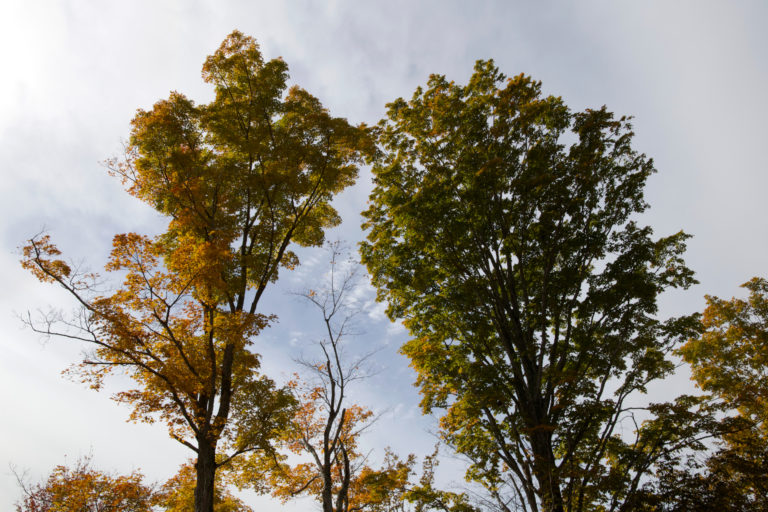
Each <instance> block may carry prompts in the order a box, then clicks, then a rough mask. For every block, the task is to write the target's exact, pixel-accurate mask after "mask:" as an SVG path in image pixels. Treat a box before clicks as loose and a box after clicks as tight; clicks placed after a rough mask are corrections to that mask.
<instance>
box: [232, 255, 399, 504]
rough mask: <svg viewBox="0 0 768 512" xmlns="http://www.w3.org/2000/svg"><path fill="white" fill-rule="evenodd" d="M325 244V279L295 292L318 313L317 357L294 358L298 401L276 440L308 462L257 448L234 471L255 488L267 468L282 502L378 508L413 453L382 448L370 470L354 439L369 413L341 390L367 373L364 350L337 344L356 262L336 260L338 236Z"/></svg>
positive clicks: (392, 494)
mask: <svg viewBox="0 0 768 512" xmlns="http://www.w3.org/2000/svg"><path fill="white" fill-rule="evenodd" d="M328 250H329V253H330V261H329V263H330V265H329V267H330V268H329V271H328V278H327V282H326V283H325V284H324V285H322V286H320V287H319V289H317V288H316V289H309V290H307V291H306V292H303V293H301V294H300V295H301V296H302V297H303V298H304V299H305V300H307V301H308V302H309V303H310V304H311V305H312V306H314V307H315V308H316V309H317V311H318V312H319V313H320V315H321V317H322V330H323V331H324V336H323V339H322V340H321V341H320V342H319V343H318V345H319V348H320V352H321V353H322V356H321V357H320V358H319V359H318V360H312V359H310V360H306V359H301V360H300V361H299V362H300V363H301V364H302V366H304V367H305V368H306V369H307V370H308V371H309V374H310V375H309V378H308V379H306V380H302V379H300V378H298V376H297V379H296V380H294V381H293V383H292V386H293V389H294V395H295V397H296V400H297V402H298V404H299V405H298V407H297V408H296V412H295V415H294V417H293V420H292V422H291V427H290V428H288V429H286V430H285V431H284V433H283V436H282V439H281V440H282V442H283V445H284V446H285V447H286V448H287V449H288V451H289V452H291V453H292V454H293V455H294V457H295V456H306V457H307V458H308V460H306V461H304V462H298V463H295V464H291V463H290V462H289V459H288V456H287V455H286V454H284V453H276V452H275V453H264V454H257V455H255V456H254V457H252V458H251V460H250V461H249V463H247V464H245V465H244V466H243V468H242V469H241V470H240V473H241V474H244V475H246V476H245V478H244V479H243V484H244V485H245V484H249V483H250V484H254V483H255V484H256V485H257V487H258V486H259V485H260V484H261V485H263V482H262V479H263V475H264V474H267V475H268V485H267V488H268V489H269V490H271V492H272V494H273V496H276V497H278V498H280V499H281V500H282V501H287V500H289V499H292V498H295V497H297V496H302V495H309V496H313V497H315V498H316V499H317V500H318V501H319V502H320V503H321V505H322V508H323V511H324V512H353V511H363V510H368V511H377V510H384V509H383V508H382V507H384V503H385V502H391V501H393V500H394V501H399V494H398V492H397V489H400V490H404V489H405V485H406V484H407V482H408V477H409V476H410V474H411V467H412V466H413V462H414V458H413V456H409V457H408V458H407V460H405V461H402V460H400V459H399V457H397V456H396V455H395V454H394V453H393V452H391V451H388V452H387V454H386V457H385V461H384V466H383V467H382V468H381V469H378V470H375V469H372V468H371V467H369V466H368V465H367V464H366V459H367V456H366V455H364V454H363V453H362V452H361V451H360V448H359V445H358V444H359V437H360V435H361V434H362V432H363V431H364V430H365V429H366V428H368V427H369V426H370V425H371V422H372V416H373V413H372V412H371V411H370V410H369V409H367V408H365V407H362V406H360V405H357V404H350V403H349V388H350V385H352V384H353V383H354V382H355V381H358V380H360V379H363V378H365V377H367V376H368V373H367V371H366V368H365V366H366V360H367V359H368V358H369V357H370V355H371V353H368V354H366V355H363V356H361V357H358V358H356V359H354V360H352V361H350V360H348V359H347V358H346V356H345V350H344V349H345V341H346V337H347V336H349V335H350V334H352V333H351V332H350V330H351V329H353V323H354V317H355V315H356V313H357V311H356V310H354V309H353V308H352V307H351V305H350V295H351V294H352V293H353V292H354V290H355V288H356V287H357V285H358V277H359V275H358V271H359V264H358V263H355V262H352V261H343V255H344V249H343V246H342V244H341V243H340V242H335V243H331V244H329V245H328ZM254 479H257V480H258V481H257V482H254V481H253V480H254ZM262 490H263V489H262ZM386 510H389V509H386Z"/></svg>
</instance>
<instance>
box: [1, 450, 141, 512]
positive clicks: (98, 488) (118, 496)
mask: <svg viewBox="0 0 768 512" xmlns="http://www.w3.org/2000/svg"><path fill="white" fill-rule="evenodd" d="M142 480H143V476H142V474H141V473H139V472H138V471H134V472H133V473H131V474H129V475H115V474H110V473H106V472H103V471H99V470H96V469H94V468H93V467H92V466H91V459H90V457H84V458H81V459H79V460H78V461H77V462H76V463H75V464H74V465H72V466H66V465H60V466H56V467H55V468H54V469H53V471H52V472H51V474H50V475H49V476H48V478H47V479H46V480H45V481H44V482H42V483H37V484H28V483H26V482H24V481H21V480H20V484H21V486H22V490H23V491H24V497H23V498H22V500H21V501H20V502H19V503H17V504H16V512H151V511H152V510H154V509H153V508H152V506H153V504H154V499H155V495H154V489H153V488H152V487H151V486H148V485H145V484H144V483H143V482H142Z"/></svg>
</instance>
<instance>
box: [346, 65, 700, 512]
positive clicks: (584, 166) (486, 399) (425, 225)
mask: <svg viewBox="0 0 768 512" xmlns="http://www.w3.org/2000/svg"><path fill="white" fill-rule="evenodd" d="M632 135H633V134H632V131H631V125H630V122H629V119H627V118H624V117H622V118H619V119H616V118H614V116H613V115H612V114H611V113H610V112H608V111H607V110H606V109H605V108H601V109H598V110H586V111H584V112H576V113H574V112H571V111H570V110H569V109H568V107H566V106H565V104H564V103H563V102H562V100H561V99H560V98H557V97H553V96H543V95H542V94H541V85H540V83H538V82H535V81H533V80H531V79H530V78H528V77H526V76H523V75H519V76H516V77H514V78H511V79H508V80H507V79H506V78H505V77H504V75H502V74H501V73H500V72H499V70H498V69H497V68H496V67H494V65H493V63H492V62H484V61H479V62H478V63H477V64H476V66H475V72H474V74H473V76H472V77H471V79H470V81H469V84H468V85H466V86H461V85H457V84H455V83H453V82H449V81H447V80H446V79H445V78H444V77H442V76H432V77H431V78H430V80H429V82H428V85H427V87H426V89H422V88H419V89H417V90H416V92H415V93H414V95H413V97H412V98H411V100H410V101H405V100H403V99H398V100H396V101H394V102H392V103H391V104H389V105H388V119H386V120H384V121H382V123H381V124H380V126H379V144H380V148H381V156H380V158H379V159H378V161H377V162H376V164H375V166H374V169H373V172H374V180H375V181H374V182H375V187H374V189H373V192H372V193H371V196H370V207H369V208H368V210H366V211H365V212H364V215H365V218H366V222H365V224H364V227H365V228H366V229H367V230H368V241H367V242H366V243H363V244H362V246H361V252H362V258H363V262H364V263H365V264H366V265H367V267H368V269H369V271H370V273H371V275H372V279H373V283H374V285H375V286H376V287H377V288H378V297H379V299H380V300H385V301H387V303H388V314H389V316H390V318H392V319H404V323H405V325H406V326H407V327H408V329H409V331H410V333H411V335H412V338H411V340H410V341H408V342H407V343H406V344H405V346H404V347H403V349H402V350H403V352H404V353H405V354H406V355H408V357H409V358H410V360H411V364H412V366H413V367H414V368H415V370H416V371H417V373H418V381H417V384H418V385H419V387H420V389H421V393H422V396H423V400H422V406H423V408H424V410H425V411H426V412H428V411H432V410H434V409H443V410H444V411H445V412H444V414H443V416H442V419H441V430H442V435H443V437H444V438H445V439H446V440H447V441H448V442H449V443H450V444H451V445H453V446H454V447H455V448H456V449H457V450H458V451H459V452H460V453H463V454H465V455H467V456H469V457H470V458H471V459H472V460H473V461H474V464H473V466H472V467H471V468H470V471H469V473H468V476H470V477H471V478H473V479H476V480H478V481H480V482H483V483H484V484H485V485H486V486H487V488H488V489H489V491H491V492H492V493H493V492H496V493H499V492H501V491H500V489H502V488H505V489H507V490H506V491H505V492H506V493H507V496H506V497H503V499H505V500H507V501H509V500H512V499H514V501H516V502H518V503H519V504H521V505H524V506H526V507H528V508H529V509H531V510H537V509H538V508H539V507H541V508H542V509H543V510H564V509H568V510H577V509H583V510H587V509H589V507H591V506H596V505H597V504H600V503H602V504H605V505H606V506H609V507H610V506H611V505H609V504H610V503H612V502H616V499H617V497H619V496H626V495H628V494H631V493H632V492H634V490H636V488H637V487H638V485H639V483H638V482H639V479H640V475H642V474H643V473H644V472H645V471H646V470H647V466H648V461H653V460H655V459H656V458H658V457H659V455H660V453H661V452H662V451H663V450H664V449H666V445H665V443H666V441H664V442H662V443H661V444H659V443H654V444H651V445H649V446H648V447H647V448H642V449H643V450H648V451H649V452H648V453H647V455H646V456H645V457H642V458H640V459H642V462H641V460H640V459H638V460H637V461H635V462H633V463H622V471H624V472H625V474H629V475H631V476H628V477H627V478H628V480H626V479H623V480H622V479H619V480H621V482H618V481H617V483H616V485H613V484H611V485H606V484H607V482H608V481H609V480H612V479H613V477H612V476H611V467H610V466H611V462H610V458H611V457H618V455H613V454H612V452H622V451H623V450H627V449H629V450H640V449H641V445H642V441H640V440H639V439H638V440H635V441H631V440H622V439H619V438H618V437H617V434H619V432H618V431H617V425H619V424H624V422H626V421H629V420H631V419H632V418H633V411H632V410H631V409H630V408H628V407H627V406H626V405H625V402H626V400H627V398H628V397H630V396H632V395H633V394H636V393H637V392H640V393H642V392H644V391H645V388H646V385H647V384H648V383H649V382H651V381H653V380H655V379H659V378H662V377H664V376H666V375H668V374H669V373H670V372H671V371H672V370H673V364H672V363H671V362H670V361H669V360H668V359H667V354H668V353H669V351H670V350H671V349H672V348H673V347H675V346H676V344H677V343H679V341H681V340H683V339H685V338H686V337H688V336H689V335H690V333H691V332H692V331H693V330H695V328H696V321H695V318H693V317H685V318H677V319H669V320H666V321H663V320H660V319H658V317H657V297H658V296H659V294H660V293H662V292H663V291H664V290H666V289H668V288H686V287H688V286H689V285H691V284H692V283H694V282H695V281H694V279H693V276H692V272H691V271H690V270H689V269H688V268H687V267H686V266H685V264H684V262H683V260H682V256H681V255H682V253H683V251H684V249H685V240H686V239H687V238H688V236H687V235H685V234H684V233H682V232H681V233H677V234H674V235H671V236H668V237H663V238H658V239H654V238H653V237H652V232H651V229H650V228H649V227H646V226H641V225H639V224H638V223H637V222H636V220H635V219H636V216H637V214H639V213H641V212H643V211H644V210H645V209H646V207H647V205H646V203H645V202H644V200H643V187H644V185H645V181H646V179H647V178H648V176H649V175H650V174H651V173H652V172H654V168H653V165H652V161H651V160H650V159H648V158H646V157H645V156H644V155H642V154H638V153H637V152H636V151H634V150H633V149H632V147H631V140H632ZM670 407H672V406H670ZM651 412H652V411H651ZM638 421H639V420H638ZM630 424H631V423H630ZM639 427H640V425H639V424H638V430H639ZM681 444H685V443H679V442H678V443H676V445H681ZM614 473H615V472H614ZM619 483H620V484H621V485H619ZM504 486H506V487H504ZM622 499H623V498H622ZM617 506H618V505H617Z"/></svg>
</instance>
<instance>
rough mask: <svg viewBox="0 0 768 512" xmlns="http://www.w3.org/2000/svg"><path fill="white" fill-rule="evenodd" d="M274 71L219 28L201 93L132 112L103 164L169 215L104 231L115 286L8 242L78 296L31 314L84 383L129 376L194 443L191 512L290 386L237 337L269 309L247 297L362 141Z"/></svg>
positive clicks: (334, 220)
mask: <svg viewBox="0 0 768 512" xmlns="http://www.w3.org/2000/svg"><path fill="white" fill-rule="evenodd" d="M287 78H288V67H287V65H286V64H285V62H283V61H282V60H281V59H273V60H270V61H265V60H264V59H263V58H262V56H261V53H260V51H259V47H258V45H257V44H256V42H255V40H253V39H252V38H249V37H246V36H244V35H242V34H241V33H239V32H233V33H232V34H231V35H230V36H229V37H228V38H227V39H226V40H225V41H224V42H223V43H222V45H221V47H220V48H219V49H218V50H217V51H216V52H215V53H214V54H213V55H211V56H210V57H208V58H207V59H206V61H205V64H204V66H203V79H204V80H205V81H206V82H208V83H210V84H212V85H213V86H214V88H215V91H216V96H215V99H214V100H213V101H212V102H211V103H209V104H207V105H196V104H195V103H194V102H193V101H192V100H190V99H188V98H186V97H185V96H184V95H182V94H180V93H175V92H174V93H172V94H171V95H170V97H169V98H168V99H166V100H161V101H159V102H157V103H156V104H155V105H154V106H153V108H152V109H150V110H146V111H145V110H139V111H138V113H137V115H136V117H135V118H134V119H133V122H132V131H131V137H130V140H129V144H128V147H127V151H126V156H125V158H124V159H122V160H117V159H116V160H112V161H110V162H109V164H108V165H109V168H110V170H111V172H112V174H114V175H115V176H118V177H119V178H120V179H121V180H122V181H123V183H124V184H125V186H126V188H127V190H128V192H129V193H130V194H132V195H133V196H135V197H137V198H139V199H140V200H142V201H144V202H146V203H148V204H149V205H151V206H152V207H153V208H155V209H156V210H157V211H158V212H160V213H161V214H163V215H164V216H166V217H167V218H168V221H169V222H168V227H167V229H166V230H165V232H163V233H162V234H160V235H159V236H156V237H148V236H145V235H140V234H136V233H127V234H119V235H116V236H115V237H114V239H113V250H112V253H111V255H110V258H109V261H108V263H107V265H106V266H105V270H106V271H107V272H108V273H110V274H113V275H115V276H118V277H119V278H121V279H122V284H120V285H119V286H117V287H116V289H115V291H114V292H112V293H108V294H104V293H101V292H100V288H99V286H98V283H99V282H100V280H101V279H103V277H99V276H96V275H94V274H81V273H79V272H78V271H77V270H76V269H75V268H74V267H73V266H71V265H69V264H67V263H65V262H64V260H63V259H61V258H60V257H59V256H60V252H59V250H58V249H57V248H56V247H55V245H53V243H52V242H51V241H50V239H49V238H48V236H40V237H36V238H33V239H32V240H30V241H29V244H28V245H27V246H26V247H25V248H24V249H23V252H24V257H23V260H22V265H23V266H24V267H25V268H27V269H29V270H31V271H32V272H33V274H34V275H35V276H36V277H38V278H39V279H40V280H42V281H44V282H53V283H57V284H59V285H61V286H62V287H64V288H65V289H66V290H67V291H68V292H69V293H70V294H71V295H72V296H73V298H74V299H75V301H76V302H77V303H78V304H79V305H80V306H81V312H80V313H79V315H77V316H76V318H74V319H64V318H62V317H61V316H60V315H56V314H54V315H52V316H47V317H43V318H39V319H30V324H31V325H32V326H33V328H35V329H36V330H38V331H39V332H42V333H44V334H47V335H54V336H62V337H66V338H75V339H78V340H81V341H84V342H87V343H89V344H91V346H92V348H93V350H92V352H91V354H90V355H89V356H88V357H87V358H86V359H84V360H83V362H82V364H81V365H80V366H79V368H78V369H77V370H76V371H77V372H79V373H80V374H81V375H82V376H83V379H84V380H86V381H88V382H90V383H91V385H93V386H94V387H97V388H98V387H99V386H100V384H101V381H102V379H103V377H104V376H105V375H107V374H109V373H110V372H112V371H114V370H115V369H119V370H122V371H124V372H126V373H127V374H128V375H130V376H131V377H132V378H133V379H134V381H135V382H136V388H135V389H131V390H126V391H124V392H121V393H118V395H117V396H116V399H117V400H119V401H121V402H126V403H128V404H131V405H132V406H133V412H132V416H131V417H132V419H134V420H137V421H158V420H159V421H162V422H164V423H165V424H166V425H167V427H168V430H169V433H170V435H171V437H173V438H174V439H176V440H177V441H179V442H180V443H182V444H184V445H185V446H187V447H188V448H190V449H191V450H193V451H194V452H195V454H196V457H197V463H196V470H197V488H196V502H195V510H196V511H199V512H210V511H211V510H212V507H213V489H214V475H215V472H216V469H217V468H218V467H220V466H222V465H226V464H227V463H229V461H231V460H232V458H234V457H237V456H238V455H240V454H243V453H246V452H252V451H256V450H263V449H265V448H266V447H267V445H268V443H269V440H270V439H271V438H273V437H274V436H275V435H276V434H277V433H278V432H279V431H280V430H281V429H282V427H283V425H284V424H285V422H286V421H287V418H288V417H289V416H290V414H291V413H290V408H291V406H292V403H293V402H292V399H291V397H290V395H289V394H288V393H287V392H286V391H285V390H284V389H280V388H278V387H277V386H276V385H275V384H274V382H273V381H272V380H270V379H269V378H267V377H266V376H263V375H261V374H259V367H260V363H259V356H258V355H257V354H255V353H253V352H252V351H251V350H250V348H249V347H250V346H251V344H252V343H253V339H254V337H255V336H257V335H258V334H259V333H260V332H261V331H262V329H264V328H265V327H266V326H267V325H268V324H269V322H270V320H271V319H272V318H273V317H271V316H270V315H269V314H266V313H264V312H262V309H264V308H260V307H259V306H260V305H261V302H260V301H261V298H262V296H263V294H264V291H265V289H266V287H267V286H268V285H269V284H270V283H272V282H274V281H275V280H276V279H277V277H278V273H279V269H280V268H293V267H294V266H295V265H297V264H298V259H297V257H296V256H295V254H294V253H293V252H291V250H290V248H289V246H290V245H291V243H298V244H301V245H304V246H314V245H319V244H321V243H322V241H323V236H324V229H325V228H328V227H331V226H334V225H336V224H338V222H339V217H338V215H337V213H336V211H335V210H334V208H333V207H332V206H331V204H330V201H331V198H332V197H333V195H334V194H336V193H338V192H340V191H341V190H343V189H344V188H345V187H347V186H348V185H350V184H352V183H353V182H354V180H355V178H356V175H357V165H358V164H359V163H360V161H361V160H362V158H363V157H364V155H365V154H367V152H368V151H369V150H370V141H369V137H368V131H367V130H366V129H365V127H362V126H361V127H354V126H351V125H350V124H349V123H347V121H346V120H344V119H340V118H334V117H331V116H330V115H329V113H328V112H327V111H326V110H325V109H324V108H323V106H322V105H321V104H320V102H319V101H318V100H317V99H316V98H314V97H313V96H311V95H310V94H309V93H307V92H306V91H304V90H303V89H301V88H299V87H297V86H294V87H291V88H290V89H289V90H288V91H286V88H287V86H286V81H287Z"/></svg>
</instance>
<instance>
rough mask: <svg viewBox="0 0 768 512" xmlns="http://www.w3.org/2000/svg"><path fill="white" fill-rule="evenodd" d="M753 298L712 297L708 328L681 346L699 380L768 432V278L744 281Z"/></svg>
mask: <svg viewBox="0 0 768 512" xmlns="http://www.w3.org/2000/svg"><path fill="white" fill-rule="evenodd" d="M742 287H743V288H746V289H747V290H749V298H748V299H747V300H742V299H737V298H732V299H731V300H722V299H719V298H717V297H711V296H707V307H706V309H705V310H704V313H703V315H702V318H701V326H702V331H703V332H702V333H701V335H700V336H698V337H695V338H691V339H690V340H688V342H687V343H686V344H685V345H684V346H683V347H681V349H680V353H681V355H682V356H683V358H684V359H685V361H686V362H687V363H688V364H690V365H691V370H692V372H693V379H694V380H695V381H696V383H697V384H698V385H699V387H701V388H702V389H703V390H704V391H708V392H710V393H712V394H714V395H715V396H716V397H718V398H719V399H721V400H723V401H725V402H727V403H729V404H731V406H732V407H733V408H734V409H738V411H739V413H740V414H741V415H742V416H743V417H745V418H748V419H749V420H751V421H752V422H753V423H754V424H755V425H756V426H758V427H759V428H760V429H762V430H763V432H764V434H765V435H766V436H767V437H768V385H767V384H766V382H768V281H766V280H765V279H761V278H757V277H756V278H753V279H752V280H750V281H749V282H747V283H744V284H743V285H742Z"/></svg>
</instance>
